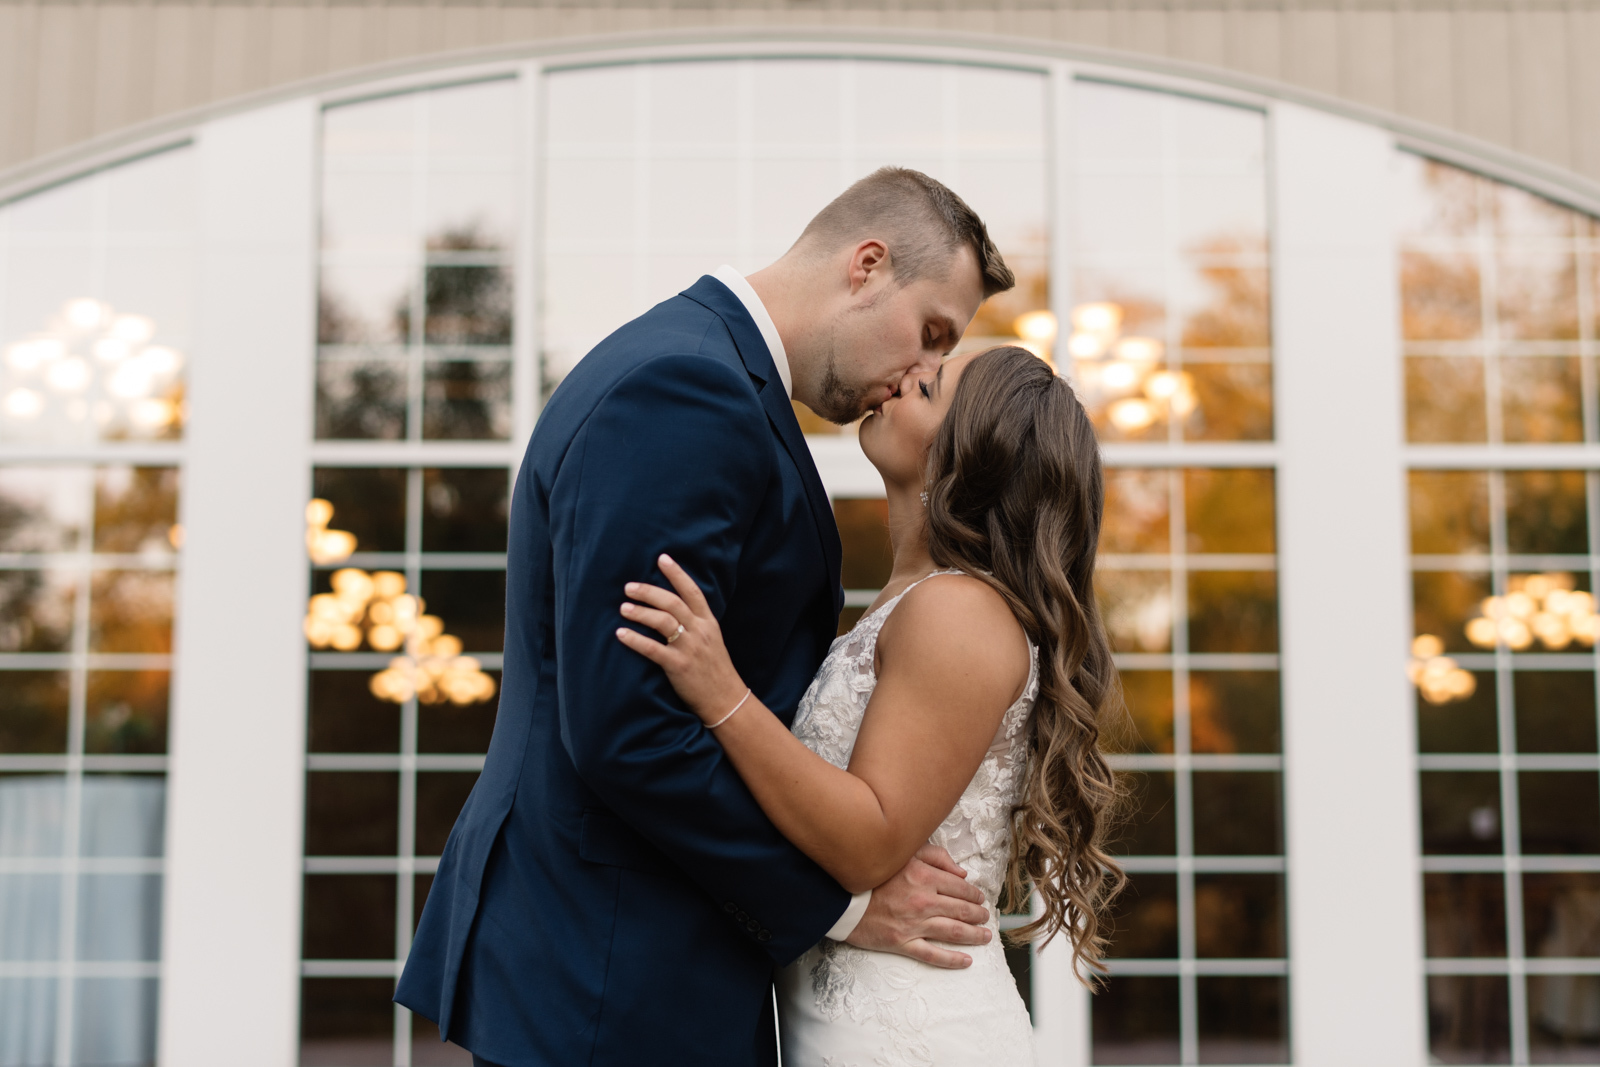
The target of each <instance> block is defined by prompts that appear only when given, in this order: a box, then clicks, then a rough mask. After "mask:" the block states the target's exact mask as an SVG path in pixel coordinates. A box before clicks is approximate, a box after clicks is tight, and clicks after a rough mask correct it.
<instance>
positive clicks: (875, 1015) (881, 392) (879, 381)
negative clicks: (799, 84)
mask: <svg viewBox="0 0 1600 1067" xmlns="http://www.w3.org/2000/svg"><path fill="white" fill-rule="evenodd" d="M1012 285H1013V278H1012V274H1011V271H1010V270H1009V269H1008V268H1007V267H1006V265H1005V263H1004V262H1003V261H1002V259H1001V257H1000V254H999V252H998V251H997V250H996V248H995V246H994V244H993V242H992V241H991V240H990V239H989V236H988V233H987V231H986V229H985V228H984V225H983V222H982V221H981V220H980V219H979V218H978V216H977V215H976V214H975V213H974V212H973V211H972V209H971V208H969V207H968V206H967V205H966V204H965V203H964V202H963V201H962V200H961V199H960V197H958V196H956V195H955V194H954V193H953V192H951V191H950V190H949V189H947V188H946V187H945V186H943V185H941V184H940V183H939V182H937V181H935V180H933V179H932V178H929V177H928V176H927V175H924V174H921V173H919V172H917V171H913V170H906V169H900V168H885V169H883V170H879V171H877V172H876V173H874V174H872V175H870V176H868V177H866V178H863V179H862V180H861V181H859V182H857V183H856V184H855V185H853V186H851V187H850V188H849V189H848V190H846V191H845V192H844V193H843V194H842V195H841V196H839V198H838V199H836V200H834V201H833V202H832V203H831V204H829V205H828V206H827V207H826V208H824V209H823V210H822V212H821V213H820V214H818V215H817V216H816V218H814V219H813V220H812V221H811V223H810V224H809V225H808V226H807V227H806V229H805V232H804V233H802V234H801V235H800V239H799V240H798V241H796V242H795V244H794V246H793V247H792V248H791V249H790V250H789V251H788V252H787V253H785V254H784V256H783V257H782V258H781V259H779V260H778V261H777V262H775V263H773V264H772V265H771V266H769V267H767V268H765V269H763V270H761V271H759V272H757V273H756V274H754V275H751V276H750V277H749V278H744V277H741V276H740V275H739V274H738V273H737V272H736V271H734V270H733V269H731V268H729V267H723V268H722V269H721V270H719V271H718V272H717V273H716V274H714V275H710V276H706V277H702V278H701V279H700V280H699V281H698V282H696V283H695V284H694V285H693V286H691V287H690V288H689V289H687V290H685V291H684V292H682V293H680V294H679V295H678V296H675V297H673V298H672V299H670V300H667V301H665V302H664V303H661V304H658V305H657V306H656V307H654V308H652V309H651V310H650V311H648V312H646V313H645V314H644V315H642V316H640V317H639V318H637V319H635V320H634V321H632V322H630V323H628V324H627V325H625V326H623V327H622V328H621V329H619V330H617V331H616V332H615V333H613V334H612V335H611V336H609V337H607V338H606V339H605V340H604V341H602V342H600V344H598V345H597V346H595V348H594V349H593V350H592V351H591V352H590V353H589V354H588V355H587V356H585V357H584V359H583V360H582V361H581V362H580V363H579V364H578V366H577V367H576V368H575V369H574V370H573V371H572V373H571V374H569V375H568V376H567V378H566V379H565V380H564V381H563V382H562V384H561V386H560V388H558V389H557V390H556V391H555V393H554V395H553V396H552V397H551V398H550V401H549V402H548V403H547V404H546V405H545V407H544V410H543V413H542V414H541V416H540V419H539V423H538V426H537V428H536V429H535V430H534V433H533V438H532V440H531V441H530V442H529V444H528V450H527V455H526V457H525V459H524V461H523V464H522V468H521V470H520V472H519V474H518V476H517V481H516V486H515V489H514V491H513V497H512V501H513V502H512V506H511V532H510V548H509V553H510V554H509V559H508V564H507V572H506V581H507V597H506V641H505V667H504V678H503V682H502V691H501V696H500V710H499V715H498V718H497V720H496V723H495V728H494V737H493V740H492V741H491V742H490V745H489V752H488V756H487V759H486V760H485V763H484V768H483V773H482V775H481V776H480V777H479V779H478V782H477V785H476V786H475V787H474V789H473V790H472V794H471V796H470V797H469V798H468V800H467V802H466V805H465V806H464V807H463V809H462V811H461V815H460V817H459V818H458V819H457V820H456V824H455V828H454V829H453V830H452V832H451V834H450V838H449V842H448V844H446V846H445V849H444V853H443V855H442V856H441V857H440V860H439V869H438V873H437V875H436V876H435V878H434V881H433V886H432V889H431V891H430V892H429V894H428V899H427V906H426V907H425V908H424V910H423V913H422V918H421V920H420V923H419V925H418V928H417V933H416V938H415V941H414V942H413V945H412V948H411V953H410V957H409V959H408V960H407V962H406V966H405V971H404V973H403V975H402V976H401V979H400V982H399V986H398V990H397V992H396V996H395V999H396V1000H398V1001H399V1002H400V1003H401V1004H404V1005H405V1006H407V1007H408V1008H410V1009H411V1010H412V1011H415V1012H417V1013H419V1014H421V1015H424V1016H427V1017H428V1018H430V1019H433V1020H435V1021H437V1022H438V1024H439V1029H440V1032H441V1034H442V1035H443V1036H444V1037H445V1038H447V1039H448V1040H450V1041H453V1042H455V1043H456V1044H458V1045H460V1046H462V1047H464V1048H466V1049H469V1050H470V1051H471V1052H472V1054H473V1063H474V1064H475V1065H477V1067H496V1065H498V1067H572V1065H580V1064H582V1065H593V1067H602V1065H603V1067H612V1065H619V1067H620V1065H626V1067H634V1065H637V1064H643V1063H649V1064H655V1065H670V1067H675V1065H684V1067H688V1065H695V1067H704V1065H712V1067H767V1065H771V1064H773V1063H775V1062H776V1061H777V1056H778V1053H779V1046H780V1044H781V1052H782V1062H783V1064H784V1067H869V1065H899V1064H907V1065H909V1064H917V1065H937V1067H979V1065H982V1067H1024V1065H1028V1067H1031V1065H1032V1064H1033V1047H1032V1036H1031V1035H1032V1030H1031V1027H1030V1025H1029V1020H1028V1015H1027V1012H1026V1010H1025V1008H1024V1006H1023V1003H1022V1000H1021V998H1020V997H1019V996H1018V993H1017V989H1016V986H1015V983H1014V982H1013V980H1012V977H1011V974H1010V972H1009V971H1008V969H1007V967H1006V962H1005V957H1004V952H1003V949H1002V946H1001V944H1000V941H999V930H998V926H997V910H998V908H999V906H1000V904H1001V902H1002V900H1003V899H1004V900H1009V901H1013V902H1018V903H1022V902H1026V900H1027V899H1028V897H1029V894H1032V895H1033V897H1034V899H1035V901H1036V903H1035V914H1036V918H1035V919H1034V921H1033V922H1032V923H1031V924H1030V925H1029V926H1027V927H1025V928H1024V929H1023V930H1022V931H1021V932H1020V936H1023V937H1043V938H1048V937H1051V936H1056V935H1059V936H1064V937H1065V938H1066V939H1067V940H1068V941H1069V942H1070V944H1071V949H1072V954H1073V963H1074V968H1075V969H1078V968H1080V967H1082V968H1084V969H1085V970H1086V971H1092V970H1094V969H1095V968H1097V967H1098V966H1099V959H1100V955H1101V952H1102V948H1103V936H1102V933H1103V930H1104V927H1103V926H1102V923H1103V921H1104V913H1105V909H1106V906H1107V903H1108V900H1109V898H1110V897H1111V896H1112V895H1114V893H1115V892H1116V890H1118V889H1119V888H1120V886H1121V883H1122V881H1123V876H1122V872H1121V871H1120V870H1119V869H1118V867H1117V866H1116V864H1115V863H1114V862H1113V861H1112V860H1111V858H1110V857H1109V856H1108V855H1107V854H1106V852H1105V851H1104V848H1103V845H1104V837H1105V832H1106V823H1107V817H1108V815H1109V813H1110V811H1111V808H1112V806H1113V805H1114V802H1115V800H1116V786H1115V783H1114V780H1113V777H1112V774H1111V771H1110V769H1109V768H1108V766H1107V764H1106V761H1105V759H1104V757H1103V756H1102V754H1101V752H1100V748H1099V739H1100V732H1099V724H1100V722H1101V720H1102V716H1103V715H1104V714H1106V713H1107V712H1108V710H1109V709H1112V708H1113V707H1120V698H1119V697H1118V686H1117V680H1116V672H1115V670H1114V668H1113V666H1112V660H1111V652H1110V649H1109V646H1108V644H1107V641H1106V637H1105V633H1104V628H1103V626H1102V624H1101V621H1100V618H1099V615H1098V612H1097V610H1096V607H1095V600H1094V591H1093V576H1094V565H1095V548H1096V543H1097V541H1098V538H1099V531H1100V520H1101V511H1102V503H1103V487H1102V479H1101V469H1100V456H1099V448H1098V444H1097V442H1096V440H1095V436H1094V431H1093V428H1092V426H1091V424H1090V421H1089V418H1088V416H1087V414H1086V413H1085V411H1084V409H1083V407H1082V405H1081V404H1080V403H1079V401H1078V399H1077V397H1076V396H1075V395H1074V394H1073V391H1072V388H1071V387H1070V386H1069V385H1068V384H1067V382H1066V381H1065V380H1063V379H1062V378H1059V377H1057V376H1056V375H1055V373H1054V372H1053V371H1052V370H1051V369H1050V367H1049V366H1048V365H1047V364H1046V363H1045V362H1044V361H1042V360H1040V359H1039V358H1038V357H1036V356H1034V355H1033V354H1032V353H1030V352H1028V351H1026V350H1024V349H1022V348H1018V347H1011V346H1007V347H1000V348H994V349H990V350H988V351H985V352H980V353H977V354H971V355H962V356H957V357H954V358H948V359H947V358H945V357H946V356H947V355H948V354H949V353H950V352H951V350H952V349H954V348H955V346H956V344H957V342H958V341H960V339H961V335H962V333H963V332H964V331H965V329H966V327H967V325H968V323H970V322H971V320H972V317H973V315H974V314H975V313H976V312H977V310H978V306H979V305H980V304H981V303H982V302H983V300H984V299H986V298H987V297H989V296H992V295H993V294H995V293H997V292H1002V291H1004V290H1006V289H1009V288H1010V287H1011V286H1012ZM791 399H793V400H797V401H799V402H800V403H802V404H805V405H806V406H807V407H809V408H811V409H812V410H813V411H815V412H817V413H818V414H819V415H821V416H823V417H825V418H827V419H829V420H831V421H833V422H836V423H840V424H846V423H850V422H853V421H855V420H856V419H859V418H861V417H862V416H863V415H865V416H866V418H865V419H864V421H862V423H861V427H860V441H861V449H862V451H863V452H864V453H865V454H866V456H867V458H868V459H869V460H871V461H872V463H873V465H874V466H875V467H876V468H877V469H878V470H879V472H881V473H882V475H883V482H884V491H885V494H886V496H887V498H888V504H889V528H890V535H891V538H892V541H893V545H894V568H893V572H892V574H891V575H890V578H889V582H888V584H887V585H886V586H885V587H884V589H883V592H882V594H881V595H880V596H879V597H878V600H877V602H876V603H874V604H873V606H872V609H871V610H870V611H869V612H867V614H866V615H865V616H863V617H862V619H861V621H860V622H858V623H857V624H856V626H855V628H854V629H852V630H851V631H850V632H849V633H848V634H846V635H844V636H843V637H840V638H838V639H837V640H835V639H834V634H835V632H836V629H837V623H838V618H839V613H840V610H841V608H842V607H843V603H844V600H843V592H842V590H841V589H840V559H841V549H840V542H839V533H838V529H837V527H836V526H835V524H834V519H833V513H832V509H831V507H830V503H829V500H828V496H827V494H826V492H825V490H824V489H823V485H822V481H821V478H820V477H819V476H818V474H817V470H816V467H815V465H814V464H813V462H812V458H811V453H810V451H809V449H808V447H807V445H806V441H805V437H804V436H803V434H802V433H801V430H800V425H799V423H798V422H797V421H796V418H795V414H794V410H793V408H792V407H791V404H790V400H791ZM774 987H776V988H775V989H774ZM775 1028H776V1031H777V1032H776V1033H775V1032H774V1030H775Z"/></svg>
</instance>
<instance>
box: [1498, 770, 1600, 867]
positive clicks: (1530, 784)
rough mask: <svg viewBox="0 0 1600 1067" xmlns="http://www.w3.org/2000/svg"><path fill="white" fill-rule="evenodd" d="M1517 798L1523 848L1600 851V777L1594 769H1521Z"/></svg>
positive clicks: (1545, 851) (1538, 851) (1544, 851)
mask: <svg viewBox="0 0 1600 1067" xmlns="http://www.w3.org/2000/svg"><path fill="white" fill-rule="evenodd" d="M1517 798H1518V803H1519V805H1520V807H1521V818H1522V851H1523V852H1525V853H1529V854H1533V855H1551V854H1561V855H1567V854H1574V853H1576V854H1581V855H1586V856H1590V855H1594V854H1596V853H1600V777H1596V775H1595V772H1594V771H1521V772H1519V773H1518V774H1517Z"/></svg>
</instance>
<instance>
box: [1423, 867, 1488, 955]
mask: <svg viewBox="0 0 1600 1067" xmlns="http://www.w3.org/2000/svg"><path fill="white" fill-rule="evenodd" d="M1422 897H1423V904H1424V909H1423V910H1424V914H1425V915H1426V917H1427V953H1428V955H1429V956H1430V957H1434V958H1440V957H1445V958H1449V957H1460V956H1504V955H1505V954H1506V882H1505V876H1504V875H1502V874H1500V873H1498V872H1495V873H1493V874H1481V873H1448V874H1441V873H1437V872H1430V873H1428V874H1424V875H1423V876H1422Z"/></svg>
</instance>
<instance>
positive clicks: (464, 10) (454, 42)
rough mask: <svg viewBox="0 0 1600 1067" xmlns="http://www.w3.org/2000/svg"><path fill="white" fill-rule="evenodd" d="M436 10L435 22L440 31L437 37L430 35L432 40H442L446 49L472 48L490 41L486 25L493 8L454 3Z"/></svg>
mask: <svg viewBox="0 0 1600 1067" xmlns="http://www.w3.org/2000/svg"><path fill="white" fill-rule="evenodd" d="M434 10H435V11H436V12H437V13H436V14H435V16H434V19H435V23H436V25H437V28H438V29H439V31H440V32H439V35H438V36H437V37H434V36H432V35H429V38H428V39H429V40H430V41H433V40H437V41H442V42H443V43H444V47H445V48H446V49H455V48H472V47H474V46H476V45H480V44H488V43H490V40H491V38H490V37H489V35H488V34H487V33H486V30H485V27H487V25H488V22H489V13H490V11H491V10H492V9H490V8H488V7H479V6H477V5H475V4H474V5H467V4H452V5H450V6H449V7H444V8H435V9H434Z"/></svg>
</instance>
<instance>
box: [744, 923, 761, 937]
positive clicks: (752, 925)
mask: <svg viewBox="0 0 1600 1067" xmlns="http://www.w3.org/2000/svg"><path fill="white" fill-rule="evenodd" d="M744 928H745V929H746V930H749V931H750V932H751V933H752V934H753V933H755V932H756V931H757V930H759V929H761V924H760V923H758V922H756V921H755V920H754V919H751V920H750V921H749V922H747V923H745V924H744Z"/></svg>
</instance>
